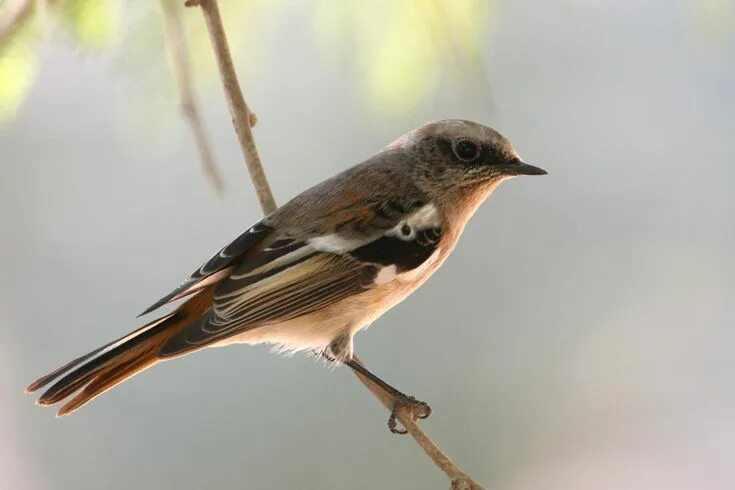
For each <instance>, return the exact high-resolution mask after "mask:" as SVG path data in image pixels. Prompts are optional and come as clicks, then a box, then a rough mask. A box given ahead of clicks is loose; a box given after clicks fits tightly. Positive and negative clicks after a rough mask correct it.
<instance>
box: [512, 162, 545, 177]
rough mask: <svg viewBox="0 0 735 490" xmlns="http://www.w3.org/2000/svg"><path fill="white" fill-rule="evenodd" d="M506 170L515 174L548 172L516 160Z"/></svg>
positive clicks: (542, 173) (541, 173)
mask: <svg viewBox="0 0 735 490" xmlns="http://www.w3.org/2000/svg"><path fill="white" fill-rule="evenodd" d="M508 170H510V171H511V172H513V173H514V174H515V175H546V174H547V173H548V172H547V171H546V170H544V169H542V168H538V167H534V166H533V165H529V164H527V163H523V162H518V163H517V164H515V165H512V166H511V167H510V168H509V169H508Z"/></svg>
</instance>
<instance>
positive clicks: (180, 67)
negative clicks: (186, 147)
mask: <svg viewBox="0 0 735 490" xmlns="http://www.w3.org/2000/svg"><path fill="white" fill-rule="evenodd" d="M161 8H162V10H163V21H164V28H165V32H166V47H167V50H168V54H169V59H170V62H171V70H172V72H173V75H174V79H175V80H176V85H177V86H178V88H179V99H180V100H179V104H180V107H181V112H182V114H183V116H184V118H185V119H186V121H187V122H188V123H189V127H190V128H191V132H192V134H193V135H194V142H195V143H196V146H197V149H198V150H199V158H200V160H201V162H202V171H203V172H204V175H205V176H206V177H207V180H209V182H210V183H211V184H212V186H213V187H214V189H215V191H216V192H217V194H218V195H220V196H222V194H223V193H224V190H225V183H224V180H222V176H221V175H220V173H219V171H218V170H217V165H216V164H215V162H214V155H213V152H212V145H211V143H210V140H209V136H208V135H207V130H206V129H205V126H204V120H203V119H202V116H201V115H200V113H199V104H198V103H197V100H196V98H195V95H194V89H193V83H192V76H191V66H190V65H189V57H188V54H187V47H186V36H185V35H184V30H183V27H182V25H181V13H180V12H179V5H178V4H177V3H176V0H161Z"/></svg>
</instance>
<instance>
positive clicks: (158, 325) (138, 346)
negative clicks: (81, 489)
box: [26, 288, 212, 416]
mask: <svg viewBox="0 0 735 490" xmlns="http://www.w3.org/2000/svg"><path fill="white" fill-rule="evenodd" d="M211 290H212V288H206V289H204V290H202V292H200V293H199V294H197V295H196V296H194V297H193V298H191V299H190V300H189V301H187V302H186V303H184V304H183V305H181V307H179V308H178V309H177V310H176V311H174V312H173V313H171V314H169V315H166V316H164V317H161V318H159V319H157V320H154V321H153V322H151V323H148V324H147V325H144V326H143V327H141V328H139V329H138V330H136V331H134V332H132V333H130V334H128V335H126V336H124V337H121V338H120V339H117V340H115V341H113V342H110V343H108V344H106V345H104V346H102V347H100V348H98V349H95V350H93V351H92V352H90V353H88V354H85V355H84V356H81V357H79V358H78V359H75V360H74V361H72V362H70V363H68V364H66V365H64V366H62V367H60V368H58V369H56V370H55V371H53V372H51V373H50V374H47V375H46V376H43V377H41V378H39V379H38V380H36V381H34V382H33V383H31V384H30V385H29V386H28V388H26V392H28V393H33V392H34V391H36V390H38V389H40V388H43V387H44V386H46V385H47V384H49V383H51V382H52V381H54V380H57V379H58V378H59V377H61V376H63V377H62V378H61V379H58V381H56V382H55V383H54V384H53V385H52V386H51V387H50V388H48V389H47V390H46V391H45V392H44V393H43V395H41V397H40V398H39V399H38V401H37V402H36V403H37V404H39V405H42V406H49V405H53V404H55V403H57V402H60V401H61V400H63V399H65V398H67V397H69V396H71V395H72V394H74V393H76V395H75V396H74V397H73V398H72V399H71V400H69V401H68V402H67V403H66V404H65V405H63V406H62V407H61V408H60V409H59V411H58V413H57V415H58V416H62V415H67V414H69V413H71V412H73V411H75V410H77V409H79V408H81V407H82V406H83V405H85V404H87V403H89V402H90V401H91V400H93V399H94V398H96V397H97V396H99V395H101V394H102V393H104V392H105V391H107V390H109V389H110V388H112V387H114V386H116V385H118V384H119V383H122V382H123V381H125V380H126V379H128V378H129V377H131V376H133V375H135V374H137V373H139V372H141V371H143V370H144V369H146V368H148V367H150V366H152V365H154V364H156V363H158V362H160V361H162V360H164V359H163V358H161V357H160V356H159V352H160V351H161V348H162V347H163V346H164V345H165V344H166V343H167V342H168V341H169V340H170V339H171V338H172V337H173V336H175V335H176V334H177V333H178V332H180V331H181V330H182V329H184V328H186V326H187V325H189V324H190V323H191V322H192V321H196V320H197V319H198V318H199V317H200V316H201V315H202V314H203V313H204V312H206V311H207V309H209V307H210V306H211V304H212V294H211Z"/></svg>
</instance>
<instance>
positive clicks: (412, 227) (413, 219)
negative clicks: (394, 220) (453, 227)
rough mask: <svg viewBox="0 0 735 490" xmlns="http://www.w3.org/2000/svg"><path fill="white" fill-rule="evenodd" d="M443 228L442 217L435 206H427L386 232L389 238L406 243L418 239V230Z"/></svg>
mask: <svg viewBox="0 0 735 490" xmlns="http://www.w3.org/2000/svg"><path fill="white" fill-rule="evenodd" d="M438 226H441V216H439V212H438V210H437V209H436V206H435V205H434V204H427V205H425V206H423V207H421V208H419V209H417V210H416V211H415V212H413V213H412V214H411V215H409V216H408V218H406V219H404V220H403V221H401V222H400V223H398V224H397V225H396V226H394V227H393V228H391V229H390V230H388V231H387V232H386V235H387V236H395V237H398V238H400V239H401V240H404V241H409V240H413V239H414V238H416V231H417V230H424V229H427V228H436V227H438Z"/></svg>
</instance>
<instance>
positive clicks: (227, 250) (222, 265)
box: [138, 219, 274, 317]
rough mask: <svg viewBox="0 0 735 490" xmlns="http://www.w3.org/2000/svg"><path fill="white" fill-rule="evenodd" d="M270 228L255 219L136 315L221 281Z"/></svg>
mask: <svg viewBox="0 0 735 490" xmlns="http://www.w3.org/2000/svg"><path fill="white" fill-rule="evenodd" d="M273 231H274V229H273V227H272V226H270V225H268V224H267V223H266V220H265V219H264V220H261V221H259V222H258V223H256V224H255V225H253V226H252V227H250V228H249V229H248V230H246V231H245V232H244V233H243V234H242V235H240V236H239V237H237V238H236V239H235V240H233V241H232V242H231V243H229V244H228V245H226V246H225V247H223V248H222V249H221V250H220V251H219V252H217V253H216V254H215V255H214V256H213V257H212V258H210V259H209V260H208V261H206V262H205V263H204V264H202V266H201V267H199V268H198V269H197V270H195V271H194V272H192V274H191V275H190V276H189V278H188V279H187V280H186V281H184V282H183V283H182V284H181V285H180V286H179V287H177V288H176V289H174V290H173V291H171V292H170V293H169V294H167V295H166V296H164V297H163V298H161V299H159V300H158V301H156V302H155V303H153V304H152V305H151V306H149V307H148V308H146V310H145V311H144V312H143V313H141V314H140V315H138V316H139V317H140V316H143V315H146V314H148V313H150V312H152V311H153V310H157V309H158V308H160V307H161V306H163V305H165V304H167V303H170V302H172V301H176V300H178V299H181V298H183V297H185V296H189V295H190V294H193V293H195V292H197V291H199V290H201V289H202V288H203V287H205V286H208V285H209V284H211V283H212V282H214V281H216V280H221V279H222V278H223V277H224V276H226V275H227V272H228V271H227V269H229V268H231V267H232V266H233V265H235V264H237V263H238V262H240V261H241V260H242V259H243V258H245V257H246V256H247V255H255V254H256V253H257V251H258V248H259V247H260V246H262V245H263V244H264V243H266V242H267V239H268V238H269V237H271V236H272V235H273ZM260 255H262V254H260Z"/></svg>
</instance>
